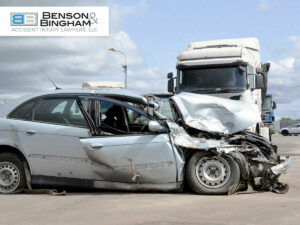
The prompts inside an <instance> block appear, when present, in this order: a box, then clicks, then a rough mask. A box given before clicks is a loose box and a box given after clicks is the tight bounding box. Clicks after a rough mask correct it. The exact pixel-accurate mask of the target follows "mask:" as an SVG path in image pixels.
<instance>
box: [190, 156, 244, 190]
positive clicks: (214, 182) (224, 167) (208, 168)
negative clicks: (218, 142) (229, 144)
mask: <svg viewBox="0 0 300 225" xmlns="http://www.w3.org/2000/svg"><path fill="white" fill-rule="evenodd" d="M186 178H187V182H188V184H189V186H190V187H191V189H192V190H193V191H194V192H196V193H199V194H210V195H217V194H228V193H232V190H233V192H234V191H235V189H236V188H237V187H238V184H239V181H240V169H239V166H238V164H237V162H236V161H235V160H234V159H233V158H232V157H231V156H228V155H223V156H217V155H214V154H213V153H211V152H207V151H198V152H196V153H194V155H192V157H191V158H190V160H189V162H188V165H187V170H186Z"/></svg>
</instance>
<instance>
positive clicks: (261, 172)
mask: <svg viewBox="0 0 300 225" xmlns="http://www.w3.org/2000/svg"><path fill="white" fill-rule="evenodd" d="M207 98H208V99H207ZM210 98H212V99H210ZM189 99H191V101H190V102H189ZM195 99H199V100H203V101H204V103H203V102H199V101H198V100H196V101H195ZM217 100H218V101H219V103H218V104H217V103H214V104H211V105H210V104H208V103H207V101H208V102H209V101H214V102H216V101H217ZM158 101H159V100H158ZM222 101H223V100H220V99H217V98H215V97H208V96H200V95H194V96H193V94H190V95H185V94H184V93H183V94H182V95H178V96H174V97H172V98H171V99H170V111H171V112H172V115H173V119H172V120H170V119H166V117H164V116H163V115H161V114H159V113H158V111H157V109H158V104H156V103H155V102H153V99H152V100H151V99H149V98H148V99H146V98H144V97H142V96H140V95H137V94H134V93H131V92H128V91H126V90H119V89H103V90H79V89H78V90H56V91H48V92H43V93H39V94H34V95H31V96H27V97H24V98H21V99H18V100H16V101H12V102H11V103H8V104H6V105H3V106H2V108H1V109H0V117H1V118H0V193H16V192H21V191H22V190H24V189H26V188H29V189H30V188H32V187H33V188H34V187H41V186H43V187H47V188H53V187H81V188H100V189H116V190H160V191H171V190H173V191H178V190H182V189H183V184H184V182H187V183H188V185H189V186H190V187H191V189H192V190H193V191H195V192H197V193H200V194H228V193H233V192H235V191H237V190H246V189H247V187H248V184H250V185H252V186H253V187H254V188H256V189H262V190H276V191H277V192H285V191H287V185H284V184H281V183H279V182H278V177H279V176H280V174H281V173H283V172H285V170H286V168H287V167H288V165H289V163H290V160H289V159H288V158H280V157H279V156H278V155H277V154H276V147H275V146H273V145H272V144H271V143H269V142H268V141H267V140H265V139H263V138H262V137H261V136H258V135H255V134H251V133H248V132H244V131H243V129H244V128H246V127H247V126H249V125H251V124H250V123H252V122H253V121H252V120H253V118H254V117H253V118H252V119H248V120H241V115H240V114H239V113H240V112H238V113H236V112H235V111H236V110H237V108H238V107H239V106H238V104H240V103H234V101H232V102H231V101H230V100H226V101H229V102H225V103H224V104H225V105H226V104H229V105H230V104H232V106H234V107H233V109H234V110H233V111H232V112H230V111H228V109H227V111H226V113H227V114H226V115H228V116H227V117H226V116H225V117H224V115H223V116H221V117H220V118H219V116H220V115H222V113H221V114H220V115H219V114H216V112H218V113H220V112H222V110H223V108H224V104H223V102H222ZM187 106H188V107H187ZM197 107H198V108H197ZM241 107H244V108H245V107H246V109H250V108H249V107H248V106H246V105H242V106H241ZM247 107H248V108H247ZM189 108H192V109H189ZM193 110H194V112H192V111H193ZM215 110H217V111H215ZM246 111H247V110H246ZM189 112H192V113H190V114H189ZM195 112H198V114H197V113H196V114H195ZM247 112H248V113H249V110H248V111H247ZM199 113H200V114H199ZM207 113H208V114H207ZM206 114H207V115H211V116H212V117H207V115H206ZM199 115H200V116H199ZM193 116H194V118H193ZM203 118H205V119H203ZM222 118H223V119H222ZM222 120H224V121H222ZM229 120H230V121H229ZM237 124H238V125H237ZM204 125H205V126H204ZM241 126H245V127H241Z"/></svg>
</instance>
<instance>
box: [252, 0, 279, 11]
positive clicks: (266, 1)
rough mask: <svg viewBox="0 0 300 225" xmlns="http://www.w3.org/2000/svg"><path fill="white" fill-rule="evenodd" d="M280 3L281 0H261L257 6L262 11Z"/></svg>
mask: <svg viewBox="0 0 300 225" xmlns="http://www.w3.org/2000/svg"><path fill="white" fill-rule="evenodd" d="M279 3H280V0H261V1H260V2H259V4H258V6H257V8H258V9H259V10H261V11H267V10H270V9H272V8H274V7H275V6H277V5H278V4H279Z"/></svg>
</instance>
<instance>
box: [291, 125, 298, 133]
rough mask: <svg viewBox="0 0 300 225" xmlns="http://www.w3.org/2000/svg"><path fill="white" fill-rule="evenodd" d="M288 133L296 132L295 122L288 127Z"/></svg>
mask: <svg viewBox="0 0 300 225" xmlns="http://www.w3.org/2000/svg"><path fill="white" fill-rule="evenodd" d="M289 133H290V134H296V133H298V127H297V124H294V125H292V126H290V127H289Z"/></svg>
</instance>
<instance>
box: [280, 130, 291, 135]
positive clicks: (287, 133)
mask: <svg viewBox="0 0 300 225" xmlns="http://www.w3.org/2000/svg"><path fill="white" fill-rule="evenodd" d="M281 134H282V135H283V136H288V135H290V133H289V131H287V130H283V131H282V132H281Z"/></svg>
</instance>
